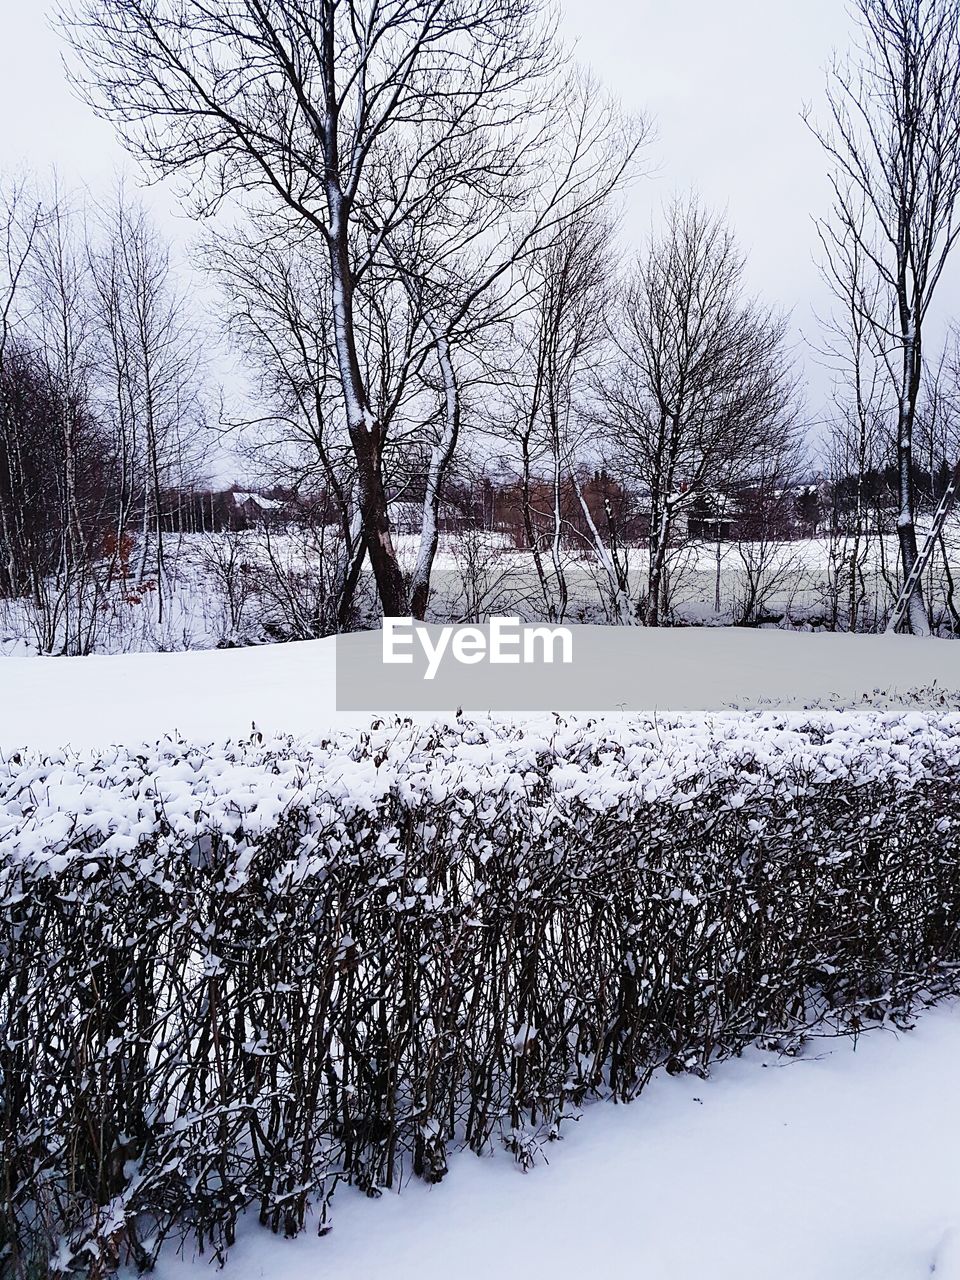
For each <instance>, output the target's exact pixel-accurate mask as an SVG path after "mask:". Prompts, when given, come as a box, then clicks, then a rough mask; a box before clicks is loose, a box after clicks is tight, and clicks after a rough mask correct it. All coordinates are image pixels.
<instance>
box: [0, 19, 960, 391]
mask: <svg viewBox="0 0 960 1280" xmlns="http://www.w3.org/2000/svg"><path fill="white" fill-rule="evenodd" d="M50 7H51V6H49V5H47V4H46V3H45V0H0V121H3V128H2V129H0V173H9V172H11V171H14V172H16V171H18V170H21V169H23V168H29V169H31V170H33V171H35V172H38V173H41V174H42V173H43V172H44V171H48V170H49V169H50V168H51V167H53V166H56V168H57V169H58V171H59V173H60V176H61V178H62V180H63V182H64V184H65V185H66V186H67V187H68V188H69V187H72V186H77V185H80V184H86V185H88V186H89V187H90V189H91V190H92V191H93V193H94V194H103V193H105V191H106V190H107V189H108V187H109V185H110V184H111V182H112V179H113V177H114V176H115V175H116V174H117V173H120V172H123V171H127V172H130V171H131V162H130V161H129V160H128V158H127V157H126V155H125V153H124V152H123V150H122V149H121V148H120V146H119V145H118V143H117V142H116V141H115V139H114V136H113V132H112V129H111V128H110V126H109V125H108V124H106V123H104V122H102V121H99V120H97V119H96V118H95V117H94V116H93V115H92V113H91V112H90V111H88V109H87V108H86V107H85V106H83V105H82V104H81V103H79V102H78V101H77V100H76V98H75V97H74V96H73V94H72V92H71V90H70V88H69V86H68V85H67V83H66V81H65V78H64V75H63V70H62V66H61V46H60V41H59V39H58V37H57V36H56V35H55V33H54V32H53V31H52V30H51V29H50V26H49V19H48V17H47V14H48V13H49V11H50ZM561 7H562V11H563V25H564V29H565V32H566V34H567V35H568V37H569V38H570V39H571V40H575V41H576V42H577V45H578V52H579V57H580V59H581V61H583V62H585V63H587V64H588V65H589V66H591V67H592V69H593V70H594V72H595V73H596V74H597V75H598V76H599V78H600V79H601V80H602V81H603V82H604V83H605V84H606V85H607V86H608V87H609V88H610V89H611V90H613V91H614V92H615V93H617V95H618V96H619V97H620V98H621V99H622V100H623V102H624V103H625V105H626V106H627V107H628V108H632V109H637V110H644V111H646V112H648V113H649V114H650V115H652V116H653V117H654V120H655V124H656V129H657V139H656V141H655V142H654V144H653V146H652V148H651V150H650V160H651V162H652V164H653V166H654V168H655V173H654V175H653V176H651V177H649V178H645V179H643V180H642V181H641V182H640V183H638V184H637V186H636V187H634V188H633V190H632V191H631V192H630V194H629V196H628V203H627V210H626V218H625V232H626V233H627V235H628V236H630V237H633V238H636V239H637V240H639V239H640V238H641V237H642V236H643V234H644V233H645V232H646V231H647V229H648V228H649V226H650V221H651V218H653V217H655V216H656V213H657V211H658V210H659V209H660V207H661V205H662V203H663V202H664V201H665V200H667V199H669V198H670V196H671V195H673V194H674V193H676V192H683V191H686V190H689V189H691V188H696V189H697V190H698V191H699V192H700V193H701V194H702V195H703V197H704V199H705V202H706V203H707V204H708V205H709V206H710V207H712V208H715V209H720V210H724V211H726V213H727V215H728V217H729V220H730V223H731V225H732V226H733V228H734V230H735V231H736V233H737V235H738V237H739V239H740V242H741V244H742V245H743V247H744V249H745V250H746V251H747V253H748V255H749V280H750V285H751V289H752V291H754V292H755V293H757V294H758V295H760V296H762V297H763V299H764V300H765V301H768V302H771V303H774V304H776V305H779V306H782V307H785V308H787V309H789V310H791V311H792V313H793V321H794V331H795V335H796V339H797V348H798V357H799V359H800V361H801V363H802V368H803V371H804V375H805V377H806V381H807V384H808V387H809V400H810V407H811V410H812V411H813V412H814V413H818V412H822V411H823V410H824V408H825V404H826V400H827V392H828V389H829V377H828V375H827V374H826V372H825V371H824V370H823V369H822V368H820V367H818V365H817V363H816V360H815V359H814V357H813V356H812V355H811V353H810V351H809V349H808V348H806V347H805V345H803V344H802V343H801V339H802V338H803V337H804V336H807V337H811V338H814V339H815V338H816V321H815V312H816V311H817V310H819V311H821V312H822V311H823V310H824V308H825V307H826V306H827V302H828V299H827V295H826V293H825V290H824V287H823V285H822V283H821V281H820V279H819V276H818V273H817V269H816V266H815V263H814V254H815V251H816V243H817V242H816V235H815V231H814V226H813V217H814V216H815V215H819V214H823V213H824V212H826V209H827V204H828V199H829V193H828V189H827V184H826V179H825V175H824V163H823V157H822V155H821V153H820V150H819V147H818V145H817V143H816V141H815V140H814V139H813V138H812V136H811V135H810V133H809V132H808V130H807V129H806V127H805V126H804V124H803V122H802V120H801V118H800V112H801V110H802V108H803V106H804V104H805V103H811V104H812V105H813V107H814V109H815V110H816V109H817V108H818V107H820V106H821V104H822V102H823V86H824V67H825V65H826V63H827V61H828V60H829V58H830V55H831V53H832V51H833V50H834V49H836V48H840V49H842V48H844V47H845V46H846V45H847V43H848V34H849V29H850V27H849V19H848V16H847V10H846V6H845V5H844V3H843V0H561ZM146 199H147V201H148V203H149V204H150V205H151V207H152V208H153V209H154V210H155V211H156V213H157V214H158V215H159V217H160V219H161V221H162V224H163V226H164V228H165V230H166V231H167V233H168V234H170V235H172V236H173V237H174V238H175V239H177V240H178V241H179V242H180V244H181V245H185V244H186V243H187V241H188V239H189V235H190V227H189V223H188V222H187V220H186V219H185V218H184V217H183V216H182V215H181V214H179V212H178V211H177V209H176V205H175V202H174V200H173V199H172V197H171V196H170V195H168V194H167V193H166V192H164V191H162V190H158V189H156V188H152V189H151V190H150V191H149V192H148V193H147V195H146ZM942 287H943V290H944V294H945V298H944V299H942V301H945V303H946V307H945V308H944V310H945V311H947V312H952V311H953V310H954V306H953V304H954V303H955V301H956V299H957V272H956V271H954V272H953V273H952V275H951V276H950V278H948V279H946V280H945V281H944V284H943V286H942Z"/></svg>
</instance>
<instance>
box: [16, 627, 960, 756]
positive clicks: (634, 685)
mask: <svg viewBox="0 0 960 1280" xmlns="http://www.w3.org/2000/svg"><path fill="white" fill-rule="evenodd" d="M632 637H633V638H634V640H635V643H636V663H635V664H634V666H633V669H632V671H631V674H630V681H631V701H630V709H632V710H654V709H663V710H677V711H679V710H701V709H719V708H721V707H724V706H727V705H730V704H735V705H738V706H744V707H751V706H767V705H779V706H791V705H794V706H803V705H805V704H809V703H815V702H817V701H821V700H829V699H839V700H841V701H845V702H857V701H859V700H860V699H861V698H863V697H865V696H867V697H869V696H872V695H875V694H877V693H879V694H881V695H883V696H885V697H887V698H892V699H896V698H897V696H898V695H902V694H905V693H906V692H907V691H908V690H910V689H914V688H919V687H929V686H933V685H937V686H939V687H941V688H943V689H946V690H953V691H956V690H958V689H960V645H958V644H957V642H955V641H952V640H929V639H919V638H917V637H913V636H884V635H847V634H833V633H831V634H814V633H810V632H791V631H779V630H769V631H767V630H746V629H721V628H692V627H691V628H685V629H680V630H672V629H663V630H657V629H649V630H648V629H645V628H639V627H638V628H634V629H632ZM335 652H336V642H335V641H334V640H333V639H327V640H315V641H303V642H301V643H299V644H277V645H264V646H262V647H256V648H248V649H225V650H200V651H195V652H181V653H127V654H117V655H112V656H92V657H86V658H52V657H9V658H3V659H0V751H4V752H9V751H10V750H14V749H16V748H18V747H22V746H34V747H41V748H43V749H55V748H59V747H64V746H68V745H69V746H73V747H76V748H85V747H101V746H109V745H111V744H115V743H121V744H126V745H131V744H135V743H139V742H146V741H155V740H156V739H157V738H159V737H161V736H163V735H164V734H168V733H174V732H177V733H180V734H181V735H183V736H184V737H186V738H188V739H193V740H197V741H206V742H210V741H213V740H216V739H219V738H227V737H239V736H245V735H247V734H249V733H250V730H251V726H252V725H254V724H255V725H256V727H257V728H258V729H261V730H263V731H269V732H278V733H293V734H296V735H298V736H305V737H315V736H317V735H319V734H322V733H326V732H329V731H330V730H331V729H334V728H337V727H346V726H348V725H350V724H355V723H368V722H369V720H370V716H369V715H367V714H364V713H353V714H352V715H346V714H338V713H337V712H336V711H335V710H334V707H335V688H334V681H335V669H336V668H335V660H336V659H335ZM450 709H451V710H453V709H454V708H450ZM389 710H392V708H386V707H385V708H384V711H389Z"/></svg>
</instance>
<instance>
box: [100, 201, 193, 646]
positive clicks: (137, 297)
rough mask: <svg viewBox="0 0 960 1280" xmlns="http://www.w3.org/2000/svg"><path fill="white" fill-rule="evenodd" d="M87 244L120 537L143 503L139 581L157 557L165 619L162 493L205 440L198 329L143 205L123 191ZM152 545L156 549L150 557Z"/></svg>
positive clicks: (180, 477) (178, 481)
mask: <svg viewBox="0 0 960 1280" xmlns="http://www.w3.org/2000/svg"><path fill="white" fill-rule="evenodd" d="M101 222H102V224H103V225H102V233H103V240H104V243H103V244H102V245H95V246H91V248H90V249H89V253H88V256H89V263H90V273H91V276H92V281H93V290H94V293H95V297H96V309H95V318H96V321H97V328H98V334H99V350H98V351H97V352H96V355H95V358H96V361H97V364H98V369H99V377H98V382H99V385H100V403H101V410H102V413H103V416H104V418H105V420H106V421H108V422H109V423H110V425H111V427H112V431H113V435H114V450H115V456H116V463H115V465H116V470H117V501H116V508H117V510H116V528H117V538H116V545H117V547H118V548H119V547H120V546H121V545H122V541H123V536H124V533H125V532H126V530H127V527H128V523H129V521H130V518H131V515H132V510H133V506H134V504H135V503H136V504H137V505H139V508H140V527H141V543H140V556H139V565H138V569H137V580H138V583H139V584H142V583H143V582H144V580H145V578H146V577H147V565H148V561H149V562H150V564H151V568H152V572H153V575H154V580H155V582H156V591H157V610H158V619H157V620H158V622H162V621H163V609H164V594H165V586H164V577H165V572H166V562H165V551H164V529H163V518H162V517H163V511H162V499H163V493H164V492H165V491H166V490H167V489H171V488H175V489H177V490H178V491H179V490H180V489H182V487H183V486H184V484H185V482H186V481H187V480H188V479H190V478H192V473H193V472H194V471H195V470H196V468H197V467H199V466H200V465H201V464H202V461H203V456H204V450H205V444H206V438H205V434H204V430H203V428H204V425H205V423H204V413H203V406H202V401H201V395H200V374H201V362H200V357H199V351H200V349H201V344H200V342H199V335H198V333H197V332H196V330H195V327H194V325H193V324H192V322H191V321H190V319H189V315H188V308H187V305H186V300H185V299H184V297H183V296H182V294H181V293H180V291H179V290H178V288H177V285H176V283H175V280H174V277H173V272H172V268H171V263H170V254H169V250H168V249H167V247H166V245H164V244H163V242H162V241H161V239H160V237H159V235H158V234H157V232H156V230H155V229H154V228H153V227H152V226H151V224H150V223H149V221H148V219H147V216H146V214H145V213H144V211H143V209H142V208H139V207H137V206H135V205H133V204H131V203H129V202H128V201H127V200H126V198H125V196H124V193H123V191H122V190H120V191H119V192H118V194H117V198H116V200H115V202H114V204H113V207H112V208H111V209H109V210H108V211H107V212H106V214H104V215H103V216H102V218H101ZM151 550H152V556H151Z"/></svg>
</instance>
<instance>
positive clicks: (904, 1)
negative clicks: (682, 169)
mask: <svg viewBox="0 0 960 1280" xmlns="http://www.w3.org/2000/svg"><path fill="white" fill-rule="evenodd" d="M855 13H856V16H857V19H858V28H859V44H858V47H857V50H856V56H855V57H854V58H847V59H846V60H844V61H837V62H835V63H834V65H833V67H832V69H831V76H830V84H829V88H828V95H827V97H828V103H829V120H828V124H827V125H826V126H825V127H819V126H816V125H814V126H813V128H814V132H815V133H816V136H817V137H818V138H819V139H820V141H821V143H822V144H823V146H824V148H825V150H826V152H827V155H828V156H829V158H830V160H831V164H832V171H831V175H830V176H831V183H832V186H833V193H834V201H833V209H832V212H831V215H830V217H829V219H828V220H827V222H826V223H825V224H824V227H823V235H824V238H825V239H826V240H832V241H833V242H834V244H836V245H838V246H839V245H843V244H844V242H845V241H848V240H849V239H851V238H852V239H853V240H854V241H855V242H856V244H857V245H858V248H859V250H860V251H861V252H862V254H863V257H864V259H865V260H866V262H867V263H868V264H869V267H870V270H871V271H872V272H873V273H874V274H875V277H876V282H877V286H878V287H877V290H876V294H875V295H874V294H873V293H872V291H871V293H870V294H869V296H870V298H871V304H870V306H869V308H867V307H864V318H865V319H866V320H867V321H868V323H869V324H870V326H871V328H872V330H873V334H874V339H875V342H876V345H877V348H878V350H880V351H881V352H882V354H883V359H884V362H885V366H886V369H887V374H888V377H889V380H890V385H891V388H892V392H893V397H894V401H895V405H896V414H895V418H896V423H895V429H894V431H893V432H892V433H891V434H892V435H893V437H894V439H895V442H896V455H897V476H898V504H899V509H898V515H897V534H898V539H899V544H900V560H901V567H902V572H903V576H904V581H906V579H907V578H908V577H909V575H910V571H911V569H912V568H913V565H914V562H915V560H916V558H917V535H916V525H915V493H914V487H915V484H914V428H915V423H916V415H917V403H918V397H919V394H920V389H921V383H922V378H923V362H924V349H923V327H924V322H925V320H926V319H927V316H928V313H929V310H930V305H931V302H932V301H933V298H934V295H935V293H936V290H937V286H938V284H939V282H940V279H941V277H942V275H943V271H944V267H945V266H946V262H947V259H948V257H949V254H950V252H951V250H952V249H953V246H954V244H955V242H956V239H957V235H958V233H960V224H958V223H957V222H956V208H957V199H958V196H960V0H856V3H855ZM907 620H908V623H909V626H910V628H911V630H912V631H914V632H916V633H918V634H926V633H927V632H928V631H929V622H928V617H927V611H926V608H925V606H924V603H923V592H922V585H921V582H920V580H919V579H918V580H917V582H916V586H915V587H914V589H913V593H912V595H911V598H910V602H909V609H908V613H907Z"/></svg>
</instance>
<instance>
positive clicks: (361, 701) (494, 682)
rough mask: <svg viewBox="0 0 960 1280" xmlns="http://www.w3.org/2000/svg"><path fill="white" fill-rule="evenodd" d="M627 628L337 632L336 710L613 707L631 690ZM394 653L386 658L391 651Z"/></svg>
mask: <svg viewBox="0 0 960 1280" xmlns="http://www.w3.org/2000/svg"><path fill="white" fill-rule="evenodd" d="M632 632H633V629H632V628H616V627H593V626H569V627H552V626H550V625H549V624H546V623H536V624H520V623H519V622H518V621H517V620H516V619H499V620H498V619H493V620H492V621H491V623H489V624H487V625H484V626H456V627H454V626H449V627H443V626H427V625H425V624H423V623H416V624H411V623H410V621H409V620H408V619H388V620H387V624H386V628H385V630H384V631H363V632H357V633H355V634H352V635H342V636H338V637H337V652H336V668H337V710H338V711H379V712H392V711H414V712H415V711H453V710H456V709H457V708H462V709H463V710H464V711H604V710H608V711H615V710H620V709H631V708H633V707H636V706H638V705H640V704H641V703H640V702H638V701H637V699H638V698H640V699H641V701H643V702H648V701H649V694H648V692H647V691H646V690H644V691H643V693H642V694H641V692H640V690H639V689H635V690H634V689H632V688H631V685H632V683H633V682H632V681H631V678H630V674H631V668H632V667H634V666H635V665H636V658H637V651H636V636H635V635H634V634H632ZM391 658H393V659H394V660H393V661H391V660H390V659H391Z"/></svg>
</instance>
